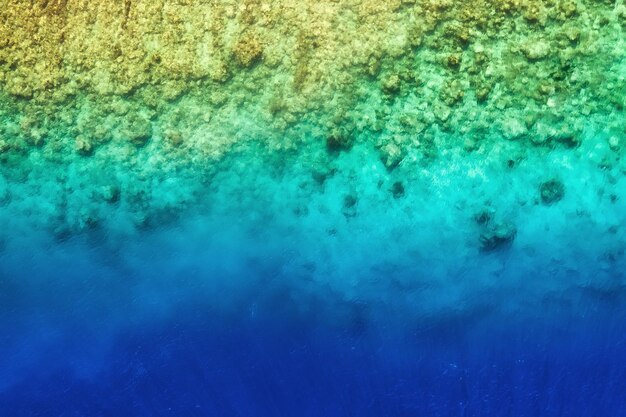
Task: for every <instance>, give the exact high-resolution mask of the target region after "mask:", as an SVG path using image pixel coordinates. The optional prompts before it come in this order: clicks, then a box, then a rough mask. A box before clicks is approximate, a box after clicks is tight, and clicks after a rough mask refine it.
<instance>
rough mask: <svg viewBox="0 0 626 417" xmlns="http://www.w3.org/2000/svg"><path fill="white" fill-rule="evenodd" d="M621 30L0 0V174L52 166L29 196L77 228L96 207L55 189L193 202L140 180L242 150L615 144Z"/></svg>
mask: <svg viewBox="0 0 626 417" xmlns="http://www.w3.org/2000/svg"><path fill="white" fill-rule="evenodd" d="M625 30H626V6H625V5H624V3H623V2H622V1H617V2H614V1H610V2H609V1H573V0H562V1H523V0H519V1H518V0H510V1H501V0H469V1H456V2H455V1H449V0H427V1H426V0H395V1H379V0H376V1H374V0H363V1H356V0H352V1H349V0H347V1H328V0H316V1H287V0H276V1H258V0H247V1H237V2H235V1H193V0H179V1H162V0H161V1H158V0H157V1H154V0H142V1H136V0H124V1H111V0H96V1H86V0H37V1H32V0H31V1H24V0H17V1H15V0H2V1H1V2H0V91H1V97H0V103H1V105H0V118H1V123H0V161H1V164H2V165H1V167H2V173H3V175H4V176H5V177H7V179H8V181H9V182H10V183H20V182H22V183H24V182H26V183H28V181H32V182H33V183H38V185H37V187H39V188H42V187H43V186H42V184H43V183H44V182H45V181H44V178H45V177H46V175H45V174H46V172H51V170H47V168H46V167H48V166H61V167H64V166H65V167H68V169H67V170H66V172H65V173H64V174H60V175H61V176H63V177H64V178H59V179H48V181H51V182H52V183H54V181H56V183H57V184H65V185H62V186H54V185H50V187H48V188H45V189H41V190H40V192H41V194H42V195H50V196H51V197H50V198H49V204H50V206H51V208H50V210H51V213H53V214H51V215H50V217H51V218H55V216H56V215H57V214H58V213H61V212H62V213H65V214H63V216H65V217H67V218H65V219H63V221H64V222H65V223H69V224H70V227H78V228H82V227H85V226H88V225H89V224H91V222H94V221H97V218H98V217H99V216H100V215H101V214H99V208H98V207H100V206H99V205H98V204H96V205H94V204H91V205H90V204H86V203H85V204H84V205H82V206H81V208H80V209H77V210H76V211H77V213H75V214H68V213H72V210H70V209H68V207H67V204H66V202H65V203H64V200H63V198H62V197H58V195H63V194H64V193H66V194H71V193H74V194H77V193H78V192H79V191H80V192H82V194H83V195H86V197H84V199H85V200H86V201H92V202H93V201H96V202H98V201H99V202H101V204H102V205H104V206H106V205H107V204H111V203H115V204H118V200H120V193H121V195H122V197H121V200H122V203H123V204H128V209H129V210H132V211H134V212H136V213H137V216H136V218H137V222H138V223H142V222H144V221H145V219H146V218H147V217H149V214H150V213H152V211H154V210H156V209H159V210H160V209H163V210H174V211H176V210H178V209H180V208H181V207H184V206H185V204H186V202H187V201H190V200H191V199H193V198H194V192H190V193H188V194H187V195H183V194H181V195H176V194H175V197H172V198H169V199H168V200H167V201H166V202H163V203H162V204H161V203H154V199H155V195H156V194H157V193H156V192H154V190H155V189H156V188H155V187H157V186H158V187H161V186H162V185H163V184H164V183H165V182H167V181H172V178H175V179H174V180H173V181H178V180H180V181H184V180H185V178H186V176H194V175H198V174H197V173H198V172H203V173H204V174H203V175H206V176H209V175H210V172H211V170H212V169H213V168H214V167H215V166H216V164H217V163H218V162H219V161H220V160H221V159H222V158H223V157H224V155H225V154H226V153H227V152H229V150H231V149H232V147H233V146H235V145H241V144H245V143H248V142H260V143H262V144H263V146H264V147H265V148H266V149H268V150H275V151H286V150H292V149H302V148H303V146H308V145H311V144H316V143H319V144H320V145H321V146H324V147H326V149H327V150H328V151H329V153H331V154H332V153H333V152H343V151H346V150H349V149H350V147H351V146H352V145H353V144H354V143H358V142H366V143H368V144H370V145H371V146H372V147H373V148H375V149H376V150H377V152H378V153H379V156H380V160H381V161H382V163H383V164H384V166H385V167H386V168H387V169H388V170H390V171H391V170H393V169H395V168H396V167H397V166H398V165H400V164H402V163H405V164H409V163H416V164H423V163H428V161H429V160H432V159H433V158H437V157H438V156H440V155H446V154H447V153H449V152H465V153H476V152H478V153H480V152H488V151H489V150H491V149H494V148H496V149H497V148H499V147H501V145H500V144H501V143H503V141H507V142H510V141H513V142H515V144H514V145H511V146H513V147H517V148H518V149H526V148H530V149H533V152H545V151H547V150H549V149H551V148H553V147H564V148H571V151H572V152H576V149H577V148H578V147H579V146H580V142H581V141H582V140H583V134H582V132H583V130H584V129H585V128H589V127H593V128H594V129H599V130H604V131H606V132H607V138H609V139H607V140H608V141H609V142H610V143H609V146H610V148H611V149H612V150H613V151H614V152H618V153H619V152H621V148H622V147H623V146H621V145H620V144H621V143H623V141H624V135H625V134H626V122H625V117H624V112H625V110H624V106H625V105H626V83H625V80H624V78H625V75H626V58H625V57H626V52H625V51H626V33H625V32H624V31H625ZM592 125H593V126H592ZM511 146H510V145H508V144H507V145H506V146H504V148H506V149H509V148H511ZM407 155H411V159H410V160H409V159H408V158H407ZM510 157H511V156H510V155H509V156H507V155H503V158H505V159H506V158H510ZM312 163H313V162H312ZM186 170H188V171H186ZM73 171H77V173H76V174H68V172H73ZM38 173H40V174H38ZM87 173H89V175H87ZM68 175H75V177H73V178H89V180H86V179H85V180H84V181H78V180H69V179H68V177H67V176H68ZM122 177H123V178H124V180H122V179H121V178H122ZM176 178H178V179H176ZM81 187H82V188H81ZM76 188H78V191H77V190H76ZM120 188H121V189H122V191H117V190H119V189H120ZM172 188H176V187H175V186H172ZM192 188H193V187H192ZM85 189H86V190H87V191H85ZM194 189H195V188H194ZM103 190H104V191H103ZM52 196H54V197H52ZM81 198H82V197H81ZM155 204H156V206H157V208H155ZM81 210H82V211H83V212H81ZM85 210H86V211H87V212H88V213H86V214H85V213H84V211H85ZM55 213H56V214H55ZM57 217H58V216H57Z"/></svg>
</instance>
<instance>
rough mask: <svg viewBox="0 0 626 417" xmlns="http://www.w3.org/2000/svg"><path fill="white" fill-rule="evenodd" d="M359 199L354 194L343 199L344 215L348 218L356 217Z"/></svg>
mask: <svg viewBox="0 0 626 417" xmlns="http://www.w3.org/2000/svg"><path fill="white" fill-rule="evenodd" d="M358 201H359V200H358V199H357V197H356V196H355V195H353V194H348V195H346V196H345V197H344V198H343V209H342V212H343V215H344V216H346V217H354V216H356V205H357V203H358Z"/></svg>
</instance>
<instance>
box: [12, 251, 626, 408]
mask: <svg viewBox="0 0 626 417" xmlns="http://www.w3.org/2000/svg"><path fill="white" fill-rule="evenodd" d="M60 246H62V247H65V250H66V251H67V253H70V254H72V253H74V254H76V253H78V252H76V251H79V250H80V249H78V248H80V245H73V244H67V243H64V244H60ZM83 255H85V256H84V258H83V260H81V261H78V260H77V259H76V258H74V257H72V256H70V257H67V258H64V260H59V259H60V258H56V261H54V262H56V263H57V264H56V265H54V264H51V265H50V264H49V265H48V266H46V267H45V268H41V265H39V264H38V262H40V261H41V259H39V257H38V255H37V254H30V255H24V256H22V255H15V254H14V255H13V256H10V255H5V257H4V258H3V261H4V262H3V264H2V265H3V269H2V271H1V273H2V281H1V282H2V285H3V292H2V294H3V300H2V303H3V309H2V315H1V316H0V320H1V322H0V323H1V328H2V338H0V347H1V349H2V368H0V381H3V382H2V386H1V387H0V415H2V416H16V417H17V416H220V417H221V416H620V415H626V395H624V393H626V308H624V305H625V304H624V298H625V297H624V295H623V294H622V293H621V292H620V291H610V292H605V293H602V292H593V291H581V292H580V293H579V294H577V295H576V296H575V297H571V298H570V300H572V299H575V300H577V301H576V303H575V304H570V305H560V304H555V303H548V304H546V305H537V306H536V307H537V311H536V312H534V313H533V312H532V311H517V312H505V311H504V310H502V309H500V310H498V309H496V308H493V307H492V308H488V307H484V308H475V309H472V311H455V310H454V309H450V311H449V312H447V313H438V314H437V315H420V314H419V313H418V314H415V315H412V314H409V313H406V312H405V313H402V312H400V311H394V310H393V309H391V308H389V307H385V306H383V305H376V304H375V303H371V302H369V301H363V300H359V299H354V300H345V299H344V300H340V299H339V298H337V299H332V298H328V297H326V298H324V297H323V296H322V295H321V294H322V293H309V294H308V295H306V296H302V295H301V294H298V289H297V288H296V286H295V285H293V284H290V281H289V280H288V279H287V278H289V277H283V278H285V279H282V280H279V281H276V276H277V274H279V272H278V271H279V270H278V265H275V264H274V263H273V262H270V261H266V262H260V263H256V264H251V265H248V266H247V267H246V268H243V269H242V270H241V271H239V272H237V273H238V274H243V275H245V276H242V277H239V278H241V279H243V280H249V282H251V284H250V288H249V289H248V291H243V290H242V291H240V293H239V294H234V293H233V287H230V288H229V287H228V286H226V285H218V286H214V287H211V291H216V292H213V293H212V294H213V296H212V297H210V296H207V293H206V292H204V291H205V289H203V288H201V287H198V286H197V285H196V284H194V280H192V279H191V278H190V277H184V276H178V277H177V281H176V283H171V282H170V283H169V284H168V285H167V286H165V287H163V288H161V290H159V291H157V292H155V294H156V293H159V295H158V296H155V301H154V303H152V304H151V302H149V301H146V300H141V299H139V298H137V297H136V296H135V295H136V294H137V293H136V292H133V291H132V290H131V288H133V286H135V285H136V286H137V288H143V289H144V290H145V287H143V286H142V283H141V278H140V277H139V276H138V275H137V273H136V272H133V271H132V270H131V269H128V272H127V274H124V273H123V272H121V271H123V270H124V268H123V267H120V266H119V265H113V264H114V262H112V261H110V260H109V261H108V262H104V260H103V259H104V258H103V256H102V253H100V252H99V250H98V251H95V253H92V254H91V256H93V258H91V259H90V257H89V256H88V255H87V254H86V253H83ZM27 259H30V260H31V262H25V260H27ZM97 259H99V261H98V262H97V261H96V260H97ZM12 262H15V264H12ZM48 262H52V261H51V260H50V259H49V260H48ZM103 265H108V266H103ZM112 265H113V266H112ZM588 267H589V268H590V269H589V270H593V266H592V265H590V266H588ZM36 271H39V274H40V279H41V282H40V283H39V285H38V284H36V283H34V281H35V279H34V278H33V277H34V276H36V274H37V272H36ZM189 273H191V272H189ZM150 274H155V275H154V276H155V277H156V274H157V272H155V271H151V272H149V273H148V275H150ZM185 278H187V280H186V279H185ZM222 278H228V279H236V277H234V276H232V275H231V276H229V277H226V276H225V277H222ZM384 278H385V277H384V276H383V277H381V279H384ZM389 278H391V277H389ZM469 278H470V279H471V277H469ZM20 280H21V281H20ZM28 281H30V282H31V285H27V284H26V282H28ZM43 282H46V283H47V284H42V283H43ZM153 285H156V284H153ZM222 291H223V292H222ZM229 292H230V293H229ZM133 294H135V295H133ZM163 294H169V295H170V296H171V297H172V298H171V299H170V300H169V301H168V302H165V301H163V300H164V299H163V298H160V297H161V296H162V295H163ZM229 296H230V297H231V300H238V301H236V302H235V301H231V302H230V303H227V304H228V306H227V307H225V306H224V305H219V303H217V302H216V300H217V299H219V298H222V297H229ZM512 296H514V295H512ZM305 303H308V307H307V308H306V309H303V308H301V307H302V305H303V304H305ZM159 304H160V306H159ZM164 304H167V306H166V307H164V306H163V305H164Z"/></svg>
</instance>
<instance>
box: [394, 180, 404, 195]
mask: <svg viewBox="0 0 626 417" xmlns="http://www.w3.org/2000/svg"><path fill="white" fill-rule="evenodd" d="M391 194H392V195H393V198H401V197H404V185H403V184H402V183H401V182H400V181H396V182H394V183H393V185H392V186H391Z"/></svg>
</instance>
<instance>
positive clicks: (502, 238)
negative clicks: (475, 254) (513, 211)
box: [480, 222, 517, 251]
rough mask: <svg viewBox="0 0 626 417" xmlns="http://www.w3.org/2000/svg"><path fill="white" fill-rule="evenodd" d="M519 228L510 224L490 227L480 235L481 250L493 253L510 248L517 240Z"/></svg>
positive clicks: (497, 224)
mask: <svg viewBox="0 0 626 417" xmlns="http://www.w3.org/2000/svg"><path fill="white" fill-rule="evenodd" d="M516 234H517V228H516V227H515V226H514V225H513V224H511V223H508V222H502V223H495V224H493V225H489V226H487V227H486V228H485V230H483V232H482V233H481V234H480V248H481V249H482V250H484V251H492V250H496V249H500V248H503V247H506V246H509V245H510V244H511V243H512V242H513V240H514V239H515V235H516Z"/></svg>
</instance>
